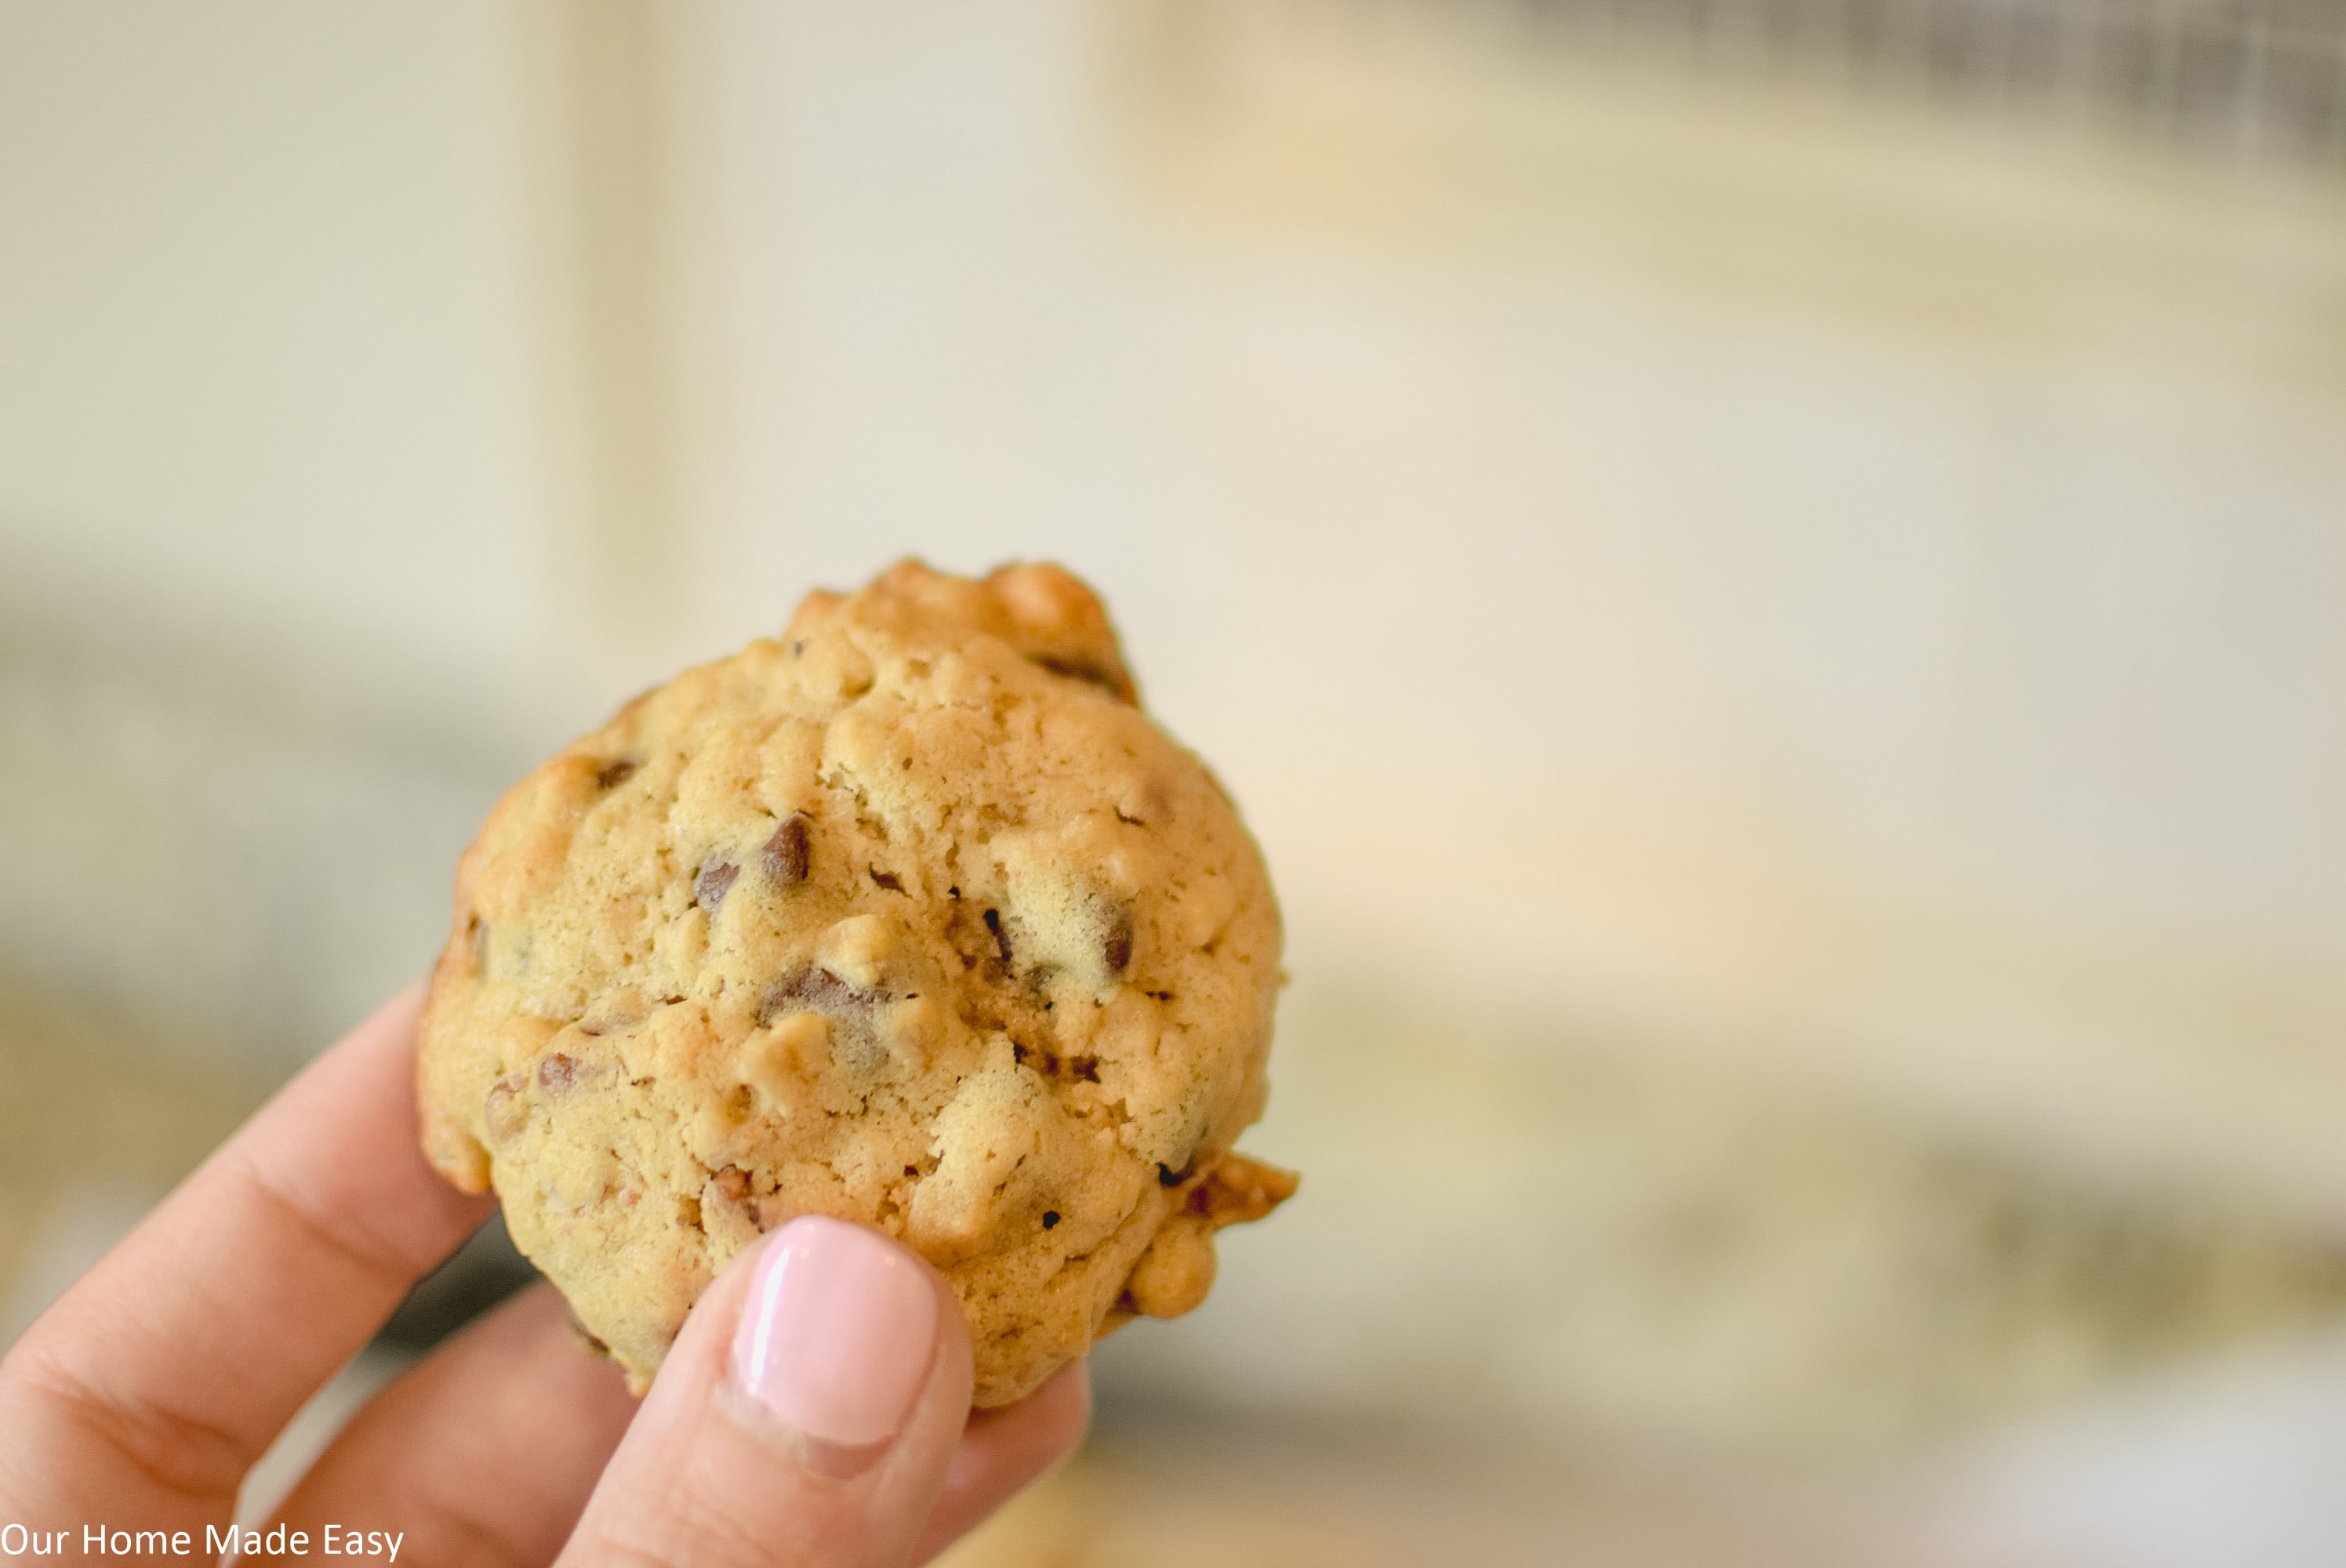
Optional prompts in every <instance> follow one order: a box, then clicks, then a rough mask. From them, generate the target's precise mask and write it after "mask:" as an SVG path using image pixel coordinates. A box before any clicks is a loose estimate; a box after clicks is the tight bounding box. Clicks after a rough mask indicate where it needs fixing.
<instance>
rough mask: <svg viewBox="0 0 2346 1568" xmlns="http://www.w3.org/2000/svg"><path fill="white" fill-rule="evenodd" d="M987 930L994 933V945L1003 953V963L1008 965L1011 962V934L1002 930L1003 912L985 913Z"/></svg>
mask: <svg viewBox="0 0 2346 1568" xmlns="http://www.w3.org/2000/svg"><path fill="white" fill-rule="evenodd" d="M985 929H986V930H988V931H990V932H993V933H994V947H995V948H996V949H998V950H999V951H1000V952H1001V954H1002V962H1005V963H1008V962H1010V961H1011V960H1010V933H1009V932H1005V931H1004V930H1003V929H1002V911H999V910H988V911H985Z"/></svg>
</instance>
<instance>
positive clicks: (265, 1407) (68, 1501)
mask: <svg viewBox="0 0 2346 1568" xmlns="http://www.w3.org/2000/svg"><path fill="white" fill-rule="evenodd" d="M422 1002H423V987H422V986H421V985H415V986H411V987H409V988H408V989H407V990H405V991H403V992H402V993H400V994H399V995H398V996H396V997H394V998H393V1000H392V1001H391V1002H390V1003H386V1004H385V1005H384V1006H383V1007H382V1009H381V1010H380V1011H379V1012H377V1013H375V1014H374V1016H373V1017H372V1018H370V1019H368V1020H367V1021H366V1022H365V1023H362V1024H360V1025H359V1026H358V1028H357V1029H355V1030H353V1031H352V1033H350V1035H349V1036H348V1037H346V1038H345V1039H344V1040H343V1041H342V1044H339V1045H337V1046H335V1047H334V1048H333V1049H332V1050H331V1051H329V1052H328V1053H327V1054H325V1055H324V1056H322V1057H321V1058H320V1059H319V1060H318V1061H317V1062H316V1063H315V1064H312V1065H311V1067H310V1068H308V1069H307V1070H306V1071H304V1072H303V1073H302V1074H301V1075H300V1076H299V1077H297V1078H295V1079H294V1080H293V1081H292V1082H291V1084H287V1085H286V1086H285V1087H284V1088H283V1089H282V1090H280V1092H279V1093H278V1094H277V1095H276V1096H275V1097H274V1098H273V1099H271V1100H270V1102H269V1104H268V1105H264V1106H262V1107H261V1109H260V1111H259V1112H258V1113H256V1114H255V1115H254V1116H253V1117H252V1119H251V1120H250V1121H249V1122H247V1123H246V1124H245V1125H244V1126H243V1127H242V1128H241V1129H240V1131H238V1132H237V1134H236V1135H234V1136H233V1137H231V1138H230V1140H229V1141H228V1142H227V1143H226V1144H224V1145H221V1147H220V1148H219V1151H218V1152H217V1153H215V1154H214V1155H213V1156H212V1157H211V1158H210V1159H209V1160H207V1161H206V1162H205V1163H204V1164H203V1165H202V1166H200V1167H199V1169H198V1170H197V1171H196V1173H195V1174H194V1175H193V1176H189V1178H188V1179H187V1180H186V1181H185V1182H183V1183H182V1184H180V1186H179V1189H178V1190H177V1191H176V1192H174V1193H173V1194H172V1195H171V1196H169V1197H168V1198H167V1199H165V1200H164V1202H163V1203H162V1205H161V1206H160V1207H158V1208H157V1209H156V1210H155V1212H154V1213H153V1214H151V1215H149V1216H148V1217H147V1219H146V1221H145V1222H144V1223H142V1224H141V1225H140V1226H139V1227H138V1229H137V1230H135V1231H133V1232H132V1233H131V1235H130V1237H129V1238H128V1240H126V1241H124V1242H123V1243H122V1245H121V1246H119V1247H117V1248H115V1250H114V1251H112V1252H111V1253H108V1254H107V1256H106V1257H105V1258H104V1259H102V1260H101V1261H100V1262H99V1263H98V1264H97V1267H96V1268H92V1269H91V1270H90V1271H89V1273H87V1275H85V1276H84V1277H83V1278H81V1279H80V1281H79V1282H77V1283H76V1285H75V1286H74V1287H73V1288H71V1289H70V1290H68V1291H67V1292H66V1294H65V1295H64V1296H63V1297H62V1298H59V1300H58V1301H57V1302H56V1305H55V1306H53V1307H52V1308H50V1309H49V1310H48V1311H47V1312H46V1314H44V1315H43V1316H42V1317H41V1319H39V1320H38V1321H37V1322H36V1323H35V1324H34V1325H33V1327H32V1328H31V1329H28V1330H27V1331H26V1334H25V1336H24V1338H23V1339H20V1340H18V1341H17V1344H16V1346H15V1349H13V1350H12V1351H11V1352H10V1353H9V1355H8V1358H7V1359H6V1361H5V1362H4V1363H0V1432H5V1433H7V1434H8V1435H7V1437H6V1439H5V1442H4V1443H0V1500H5V1501H6V1502H11V1503H12V1504H14V1505H15V1507H16V1509H17V1512H15V1514H14V1515H13V1517H15V1518H18V1519H20V1520H24V1521H26V1522H28V1523H29V1522H30V1521H31V1519H32V1517H33V1516H34V1515H36V1514H37V1515H44V1516H47V1515H54V1516H55V1517H56V1518H57V1519H59V1520H60V1521H71V1520H78V1519H83V1518H96V1517H98V1516H99V1514H98V1513H97V1512H93V1510H94V1509H95V1508H96V1505H97V1504H99V1503H104V1504H106V1505H107V1509H106V1516H107V1517H110V1518H117V1519H123V1520H124V1521H125V1522H128V1519H129V1518H130V1517H131V1516H132V1515H133V1514H134V1512H135V1513H136V1514H138V1516H139V1517H140V1520H141V1522H153V1523H164V1522H171V1523H176V1524H180V1525H182V1526H183V1527H188V1528H194V1527H197V1526H199V1525H200V1524H201V1523H203V1522H210V1521H214V1520H222V1519H225V1518H226V1517H227V1514H228V1512H229V1511H230V1510H231V1509H233V1507H234V1505H235V1500H236V1492H237V1488H238V1486H239V1485H240V1482H241V1481H242V1480H243V1478H244V1472H245V1471H247V1470H249V1469H250V1467H251V1465H252V1462H253V1461H255V1460H256V1459H258V1458H259V1457H260V1454H261V1453H262V1451H264V1450H266V1449H267V1448H268V1446H269V1444H270V1441H271V1440H273V1439H274V1438H275V1437H276V1435H277V1433H278V1432H279V1431H280V1430H282V1429H283V1427H284V1425H285V1423H286V1422H287V1421H288V1420H291V1419H292V1416H293V1414H294V1412H295V1411H296V1410H299V1409H300V1408H301V1404H302V1402H303V1401H304V1400H307V1399H308V1398H309V1397H310V1395H311V1394H312V1393H313V1392H315V1391H316V1390H318V1388H319V1387H320V1386H321V1384H323V1383H324V1382H325V1381H326V1380H327V1379H328V1378H330V1377H331V1376H332V1375H333V1373H334V1372H335V1370H336V1369H338V1368H340V1367H341V1366H342V1363H343V1362H344V1361H346V1360H348V1359H350V1358H351V1357H352V1355H353V1354H355V1353H356V1352H357V1351H358V1349H360V1347H362V1345H364V1344H365V1343H366V1341H367V1339H369V1338H370V1337H372V1334H373V1333H374V1331H375V1329H377V1328H379V1327H380V1326H381V1325H382V1320H383V1319H384V1318H386V1317H387V1316H388V1315H389V1314H390V1312H391V1310H392V1308H393V1307H396V1306H397V1305H398V1304H399V1301H400V1298H401V1297H402V1296H403V1295H404V1294H405V1293H406V1291H407V1289H408V1288H409V1287H410V1286H412V1285H413V1283H414V1282H415V1281H416V1280H417V1279H418V1278H421V1277H422V1276H423V1274H425V1273H426V1272H428V1271H429V1270H430V1269H431V1268H433V1266H434V1265H435V1264H437V1263H438V1262H440V1260H441V1259H442V1258H444V1257H446V1256H447V1255H448V1254H449V1253H450V1252H451V1251H453V1250H454V1248H455V1247H456V1246H457V1245H458V1244H459V1243H460V1242H462V1241H463V1240H464V1237H465V1236H466V1235H467V1234H469V1233H470V1232H471V1231H472V1230H473V1229H474V1227H476V1226H478V1225H479V1224H480V1223H481V1221H482V1220H483V1219H484V1218H486V1217H487V1215H488V1211H489V1207H490V1204H491V1200H490V1199H487V1198H485V1197H471V1196H465V1195H464V1194H462V1193H459V1192H457V1191H456V1190H455V1189H454V1188H453V1187H451V1186H448V1185H447V1184H446V1183H445V1182H444V1181H443V1180H441V1178H440V1177H439V1176H438V1175H437V1174H436V1173H434V1172H433V1169H432V1167H431V1166H429V1165H427V1164H426V1163H425V1162H424V1159H423V1154H422V1153H421V1151H420V1150H419V1148H418V1146H417V1143H416V1110H415V1087H414V1071H413V1069H414V1055H415V1025H416V1019H417V1017H418V1015H419V1013H420V1012H421V1009H422Z"/></svg>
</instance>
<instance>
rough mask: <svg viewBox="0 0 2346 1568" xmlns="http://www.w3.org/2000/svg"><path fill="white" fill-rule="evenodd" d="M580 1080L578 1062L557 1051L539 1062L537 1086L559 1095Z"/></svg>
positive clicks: (551, 1093)
mask: <svg viewBox="0 0 2346 1568" xmlns="http://www.w3.org/2000/svg"><path fill="white" fill-rule="evenodd" d="M576 1082H578V1064H577V1063H576V1062H574V1061H572V1060H571V1059H570V1058H569V1057H567V1056H566V1055H564V1054H562V1053H561V1052H559V1051H556V1053H555V1054H553V1055H551V1056H548V1057H547V1058H546V1060H545V1061H543V1062H540V1063H539V1064H537V1086H538V1087H539V1088H541V1089H544V1090H545V1091H546V1093H548V1094H550V1095H558V1094H560V1093H562V1091H564V1090H565V1089H567V1088H569V1087H570V1085H572V1084H576Z"/></svg>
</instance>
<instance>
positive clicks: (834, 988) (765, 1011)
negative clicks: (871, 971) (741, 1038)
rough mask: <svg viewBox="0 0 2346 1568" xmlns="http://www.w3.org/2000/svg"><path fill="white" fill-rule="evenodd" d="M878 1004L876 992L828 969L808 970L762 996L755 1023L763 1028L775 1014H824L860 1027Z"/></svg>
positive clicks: (785, 980)
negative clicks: (857, 1024)
mask: <svg viewBox="0 0 2346 1568" xmlns="http://www.w3.org/2000/svg"><path fill="white" fill-rule="evenodd" d="M880 1002H881V995H880V993H878V992H876V991H867V990H865V989H864V988H863V987H862V986H860V985H856V984H853V983H850V982H848V981H845V980H842V979H841V978H840V977H839V976H838V975H836V974H834V973H832V972H831V971H830V970H828V969H823V968H821V967H810V968H806V969H801V970H800V971H799V972H797V973H795V974H791V975H790V976H787V977H786V978H784V979H782V980H780V981H779V982H777V983H775V984H774V985H773V987H772V988H771V989H770V990H769V991H768V992H767V993H766V994H765V997H764V998H763V999H762V1000H761V1001H760V1003H759V1005H758V1024H759V1027H760V1028H763V1027H764V1026H765V1025H766V1024H767V1023H770V1022H771V1021H772V1019H773V1017H774V1015H775V1014H776V1013H786V1012H794V1011H810V1012H814V1013H825V1014H827V1015H829V1016H830V1017H831V1018H834V1019H837V1020H839V1021H840V1022H841V1023H859V1024H860V1023H864V1022H866V1021H868V1020H869V1018H870V1016H871V1013H872V1009H873V1008H875V1007H877V1006H879V1005H880ZM787 1003H798V1004H799V1006H798V1008H795V1009H794V1008H791V1007H789V1006H788V1005H786V1004H787Z"/></svg>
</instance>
